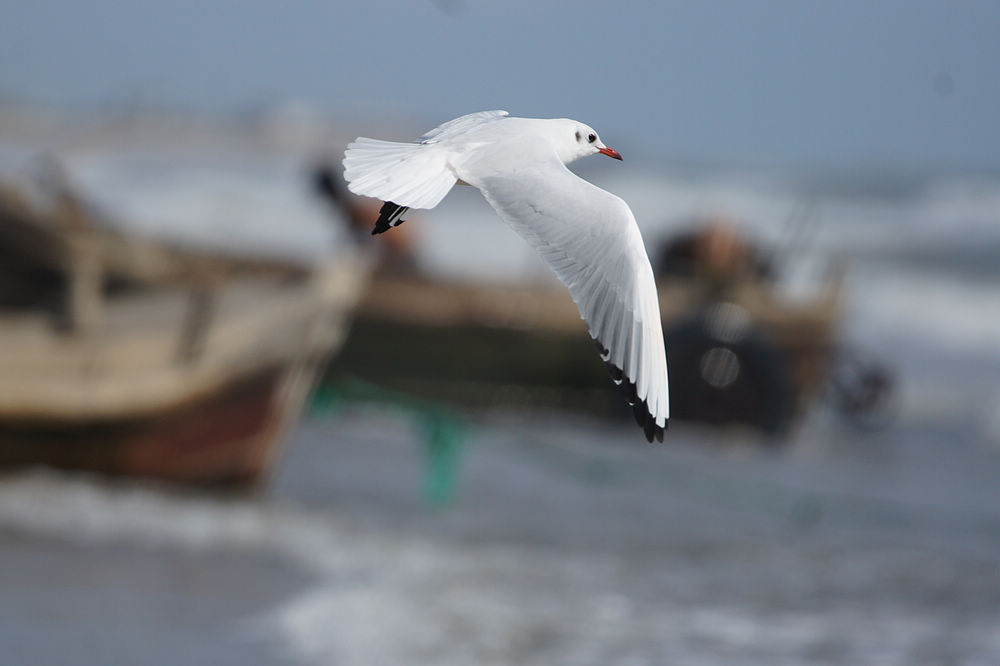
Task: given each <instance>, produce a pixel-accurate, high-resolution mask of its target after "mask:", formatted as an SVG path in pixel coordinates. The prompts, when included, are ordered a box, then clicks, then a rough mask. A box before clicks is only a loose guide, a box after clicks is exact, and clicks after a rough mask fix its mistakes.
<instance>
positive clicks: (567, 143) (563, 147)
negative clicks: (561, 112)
mask: <svg viewBox="0 0 1000 666" xmlns="http://www.w3.org/2000/svg"><path fill="white" fill-rule="evenodd" d="M558 132H559V137H558V140H557V142H556V152H558V153H559V157H560V158H561V159H562V161H563V163H564V164H569V163H570V162H572V161H574V160H578V159H580V158H581V157H587V156H588V155H593V154H595V153H602V154H604V155H607V156H608V157H613V158H615V159H616V160H620V159H621V158H622V156H621V154H620V153H619V152H618V151H617V150H615V149H614V148H608V147H607V146H605V145H604V143H603V142H602V141H601V137H599V136H597V132H595V131H594V128H593V127H590V126H589V125H584V124H583V123H578V122H576V121H575V120H563V121H561V122H560V123H559V129H558Z"/></svg>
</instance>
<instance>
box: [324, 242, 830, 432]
mask: <svg viewBox="0 0 1000 666" xmlns="http://www.w3.org/2000/svg"><path fill="white" fill-rule="evenodd" d="M711 233H716V232H711ZM711 233H710V234H709V236H711ZM699 242H701V241H699ZM711 242H712V243H717V240H713V241H711ZM675 259H676V257H675ZM716 259H717V260H718V261H719V263H720V265H721V268H722V270H719V271H713V270H710V269H711V268H712V262H713V261H716ZM657 263H659V264H662V263H663V262H657ZM694 263H695V264H697V266H688V267H686V268H682V269H681V270H662V269H661V270H659V271H658V277H657V288H658V293H659V304H660V313H661V318H662V322H661V323H662V326H663V331H664V336H665V339H666V343H667V362H668V366H669V372H670V381H671V388H672V391H671V419H672V421H685V420H686V421H694V422H700V423H708V424H712V425H716V426H734V427H738V428H750V429H755V430H758V431H761V432H764V433H766V434H769V435H779V434H781V433H783V432H785V431H786V430H787V428H788V427H789V426H790V425H791V424H792V423H793V422H794V421H795V419H796V417H797V416H798V415H800V414H802V413H803V411H804V410H805V409H806V408H807V407H808V405H809V404H810V403H811V402H812V401H813V400H814V399H815V398H816V397H817V396H818V395H819V394H821V393H822V392H823V389H824V387H825V385H826V382H827V379H828V376H829V373H830V371H831V366H832V364H833V363H834V362H835V360H836V357H837V353H838V348H839V341H838V339H837V332H838V324H839V321H840V314H841V308H842V296H841V288H840V284H841V280H840V279H839V278H836V279H830V280H829V282H828V283H826V284H825V285H824V286H823V288H822V289H821V290H819V291H818V292H817V293H816V294H814V295H813V297H812V298H810V299H808V300H805V301H798V302H791V301H789V300H787V299H784V298H783V297H782V296H781V295H780V294H779V293H778V291H777V290H776V289H775V285H774V283H773V281H772V280H771V279H770V278H769V276H768V275H767V274H766V271H763V270H757V269H756V268H750V267H749V266H745V267H742V268H738V269H737V268H736V266H737V264H739V263H741V262H737V261H735V260H734V257H733V256H718V257H716V258H715V259H712V258H709V257H704V256H702V257H700V258H698V259H697V260H696V261H695V262H694ZM742 263H745V262H742ZM673 266H674V267H675V268H676V267H677V262H676V261H675V262H674V264H673ZM325 376H326V380H325V381H326V382H327V383H331V382H332V383H335V382H337V381H340V380H341V379H342V378H344V377H356V378H360V379H363V380H366V381H370V382H374V383H375V384H377V385H379V386H383V387H385V388H387V389H390V390H393V391H402V392H404V393H408V394H412V395H419V396H421V397H423V398H424V399H435V400H439V401H442V402H444V403H450V404H455V405H459V406H464V407H471V408H496V407H498V406H499V407H504V406H510V407H515V408H518V409H526V408H533V407H542V408H545V409H551V408H556V409H565V410H573V411H583V412H586V413H589V414H592V415H600V416H609V417H615V416H621V417H622V418H627V415H628V414H630V413H631V411H630V410H628V409H627V408H626V407H625V405H624V402H623V401H622V399H621V396H620V395H617V391H615V390H613V386H612V384H611V382H609V380H608V375H607V372H606V370H605V368H604V364H603V363H602V362H601V361H600V359H599V357H598V355H597V353H595V350H594V343H593V342H592V341H591V338H590V336H589V335H588V334H587V330H586V326H585V325H584V323H583V322H582V321H581V319H580V315H579V312H578V311H577V308H576V305H575V304H574V303H573V301H572V300H571V298H570V296H569V294H568V292H567V290H566V289H565V288H564V287H562V285H559V284H558V283H556V282H555V281H554V280H552V281H549V282H546V283H540V284H523V283H511V284H485V283H483V284H477V283H474V282H467V281H455V280H442V279H436V278H434V277H431V276H428V275H426V274H423V275H421V274H414V273H413V272H412V271H394V270H392V269H391V266H388V267H386V268H384V269H382V270H379V271H377V272H376V273H375V275H374V276H373V278H372V280H371V282H370V283H369V285H368V288H367V290H366V293H365V295H364V296H363V297H362V299H361V302H360V303H359V306H358V310H357V313H356V317H355V322H354V325H353V328H352V333H351V336H350V337H349V339H348V340H347V342H346V344H345V348H344V354H342V355H341V356H339V357H338V358H337V359H335V360H334V361H333V362H332V364H331V366H330V368H328V370H327V372H326V375H325Z"/></svg>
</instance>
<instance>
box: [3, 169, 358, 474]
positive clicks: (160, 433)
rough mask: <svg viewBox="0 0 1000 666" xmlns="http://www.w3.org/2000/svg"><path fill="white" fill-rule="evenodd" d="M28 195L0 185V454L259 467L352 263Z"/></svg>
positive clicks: (160, 465)
mask: <svg viewBox="0 0 1000 666" xmlns="http://www.w3.org/2000/svg"><path fill="white" fill-rule="evenodd" d="M28 195H29V192H26V191H24V190H19V189H14V188H10V187H4V188H2V189H0V467H13V466H26V465H47V466H52V467H57V468H70V469H81V470H88V471H93V472H97V473H104V474H110V475H126V476H137V477H145V478H153V479H160V480H165V481H170V482H179V483H188V484H203V485H208V484H211V485H250V484H253V483H255V482H257V481H259V480H260V479H261V478H262V477H263V476H264V475H265V474H266V473H267V472H268V470H269V469H270V468H271V467H272V465H273V464H274V462H275V459H276V456H277V455H278V453H279V451H280V449H281V445H282V442H283V441H284V439H285V437H286V435H287V433H288V430H289V427H290V426H291V425H292V424H294V423H295V421H296V419H297V417H298V415H299V414H300V411H301V409H302V406H303V403H304V401H305V398H306V396H307V394H308V392H309V389H310V388H311V386H312V384H313V380H314V378H315V377H316V374H317V371H318V370H319V369H321V368H322V367H323V366H324V365H325V363H326V361H327V359H328V358H329V356H330V355H331V354H333V353H334V352H335V351H336V350H337V349H338V348H339V347H340V346H341V344H342V342H343V340H344V338H345V334H346V330H347V325H348V321H349V315H350V313H351V311H352V309H353V306H354V305H355V303H356V300H357V297H358V295H359V294H360V293H361V290H362V286H363V282H364V279H365V277H366V274H367V271H366V270H365V268H364V267H363V266H362V265H360V264H359V261H358V260H355V259H352V258H350V257H346V258H336V259H335V258H331V259H329V260H327V261H325V262H324V263H322V264H320V265H317V266H311V267H306V266H297V265H291V264H289V263H283V262H278V261H268V260H265V259H248V258H235V257H229V256H222V255H219V254H212V253H208V252H201V251H196V250H190V249H188V250H184V249H178V248H172V247H168V246H165V245H162V244H159V243H155V242H152V241H148V240H142V239H139V238H137V237H135V236H132V235H129V234H126V233H122V232H118V231H114V230H112V229H111V228H110V227H108V226H107V225H106V224H101V223H100V222H101V221H100V220H96V219H95V218H96V217H97V216H95V215H94V214H93V213H91V212H90V211H88V210H87V209H86V208H85V207H84V206H83V205H82V204H81V203H80V201H79V200H77V199H76V198H75V197H74V196H72V195H71V194H69V193H67V192H62V193H60V194H59V196H56V197H52V198H51V199H50V200H48V201H46V202H45V203H44V204H43V203H41V202H39V201H38V200H37V197H34V198H33V197H31V196H28Z"/></svg>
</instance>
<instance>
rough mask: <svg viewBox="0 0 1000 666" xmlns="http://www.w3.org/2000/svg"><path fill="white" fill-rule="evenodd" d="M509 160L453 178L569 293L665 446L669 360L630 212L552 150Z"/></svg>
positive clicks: (643, 422)
mask: <svg viewBox="0 0 1000 666" xmlns="http://www.w3.org/2000/svg"><path fill="white" fill-rule="evenodd" d="M512 157H513V156H512ZM522 157H523V156H522ZM495 163H496V162H494V164H495ZM507 163H510V164H516V165H517V167H515V168H511V169H506V170H502V171H498V170H497V169H495V168H476V165H474V164H470V165H468V169H463V171H462V172H460V173H459V177H460V178H462V179H463V180H465V181H466V182H468V183H469V184H470V185H474V186H476V187H478V188H479V189H480V190H481V191H482V193H483V195H484V196H485V197H486V200H487V201H489V202H490V205H492V206H493V208H494V209H496V211H497V213H498V214H499V215H500V217H501V218H503V219H504V220H505V221H506V222H507V223H508V224H510V225H511V226H512V227H513V228H514V230H515V231H517V233H518V234H520V235H521V236H522V237H523V238H524V239H525V240H527V241H528V242H529V243H530V244H531V245H533V246H534V247H535V249H536V250H537V251H538V252H539V253H540V254H541V255H542V257H543V258H544V259H545V261H546V262H548V264H549V265H550V266H551V267H552V269H553V270H554V271H555V272H556V275H558V276H559V279H560V280H562V282H563V283H564V284H565V285H566V286H567V287H569V291H570V294H571V295H572V297H573V300H574V301H575V302H576V304H577V307H578V308H579V310H580V314H581V315H582V317H583V319H584V320H585V321H586V322H587V326H588V328H589V329H590V334H591V336H592V337H593V338H594V339H595V341H596V342H597V345H598V349H599V351H600V353H601V357H602V358H603V359H604V361H605V362H606V363H607V364H608V368H609V370H610V371H611V374H612V377H613V378H614V379H615V381H616V382H619V383H622V384H623V388H624V389H625V393H626V397H627V398H628V400H629V403H630V404H632V405H633V410H634V412H635V416H636V421H638V423H639V425H640V426H641V427H642V428H643V429H644V431H645V433H646V438H647V439H648V440H649V441H652V440H653V437H654V436H655V437H656V438H658V439H660V440H661V441H662V440H663V431H664V429H665V428H666V426H667V419H668V417H669V398H668V388H667V364H666V353H665V351H664V348H663V331H662V329H661V328H660V326H661V324H660V307H659V302H658V300H657V296H656V283H655V282H654V280H653V270H652V267H651V266H650V264H649V258H648V257H647V256H646V249H645V247H644V246H643V243H642V237H641V236H640V234H639V228H638V227H637V226H636V223H635V218H634V217H633V215H632V211H631V210H630V209H629V207H628V204H626V203H625V202H624V201H622V200H621V199H619V198H618V197H616V196H615V195H613V194H611V193H609V192H605V191H604V190H602V189H601V188H599V187H597V186H595V185H592V184H591V183H588V182H587V181H585V180H583V179H582V178H580V177H579V176H577V175H575V174H574V173H573V172H571V171H570V170H569V169H567V168H566V167H565V166H564V165H563V163H562V162H561V161H560V160H559V159H558V158H557V157H556V156H555V154H554V153H553V154H551V155H550V156H549V155H543V156H538V157H536V156H534V155H532V156H531V157H529V158H528V159H523V160H516V159H513V160H511V161H508V162H507ZM466 171H467V173H466Z"/></svg>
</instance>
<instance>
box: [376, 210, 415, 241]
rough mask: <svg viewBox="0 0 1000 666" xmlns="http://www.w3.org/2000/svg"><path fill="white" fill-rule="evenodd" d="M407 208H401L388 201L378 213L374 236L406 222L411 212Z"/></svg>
mask: <svg viewBox="0 0 1000 666" xmlns="http://www.w3.org/2000/svg"><path fill="white" fill-rule="evenodd" d="M409 210H410V209H409V208H408V207H406V206H400V205H399V204H397V203H393V202H392V201H386V202H385V203H383V204H382V208H380V209H379V211H378V219H377V220H375V228H374V229H372V236H375V235H376V234H381V233H384V232H386V231H388V230H389V229H392V228H393V227H398V226H399V225H401V224H402V223H403V222H405V217H404V216H405V215H406V214H407V213H408V212H409Z"/></svg>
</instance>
